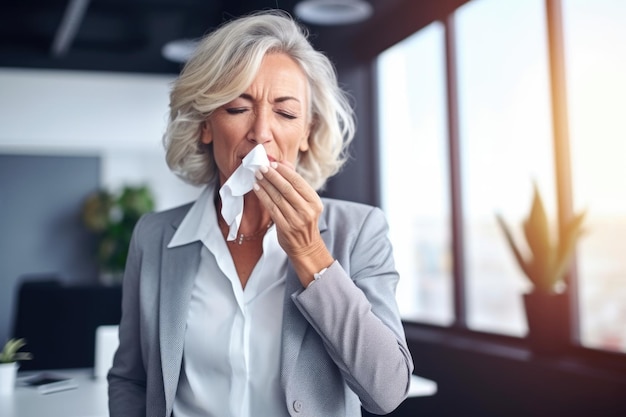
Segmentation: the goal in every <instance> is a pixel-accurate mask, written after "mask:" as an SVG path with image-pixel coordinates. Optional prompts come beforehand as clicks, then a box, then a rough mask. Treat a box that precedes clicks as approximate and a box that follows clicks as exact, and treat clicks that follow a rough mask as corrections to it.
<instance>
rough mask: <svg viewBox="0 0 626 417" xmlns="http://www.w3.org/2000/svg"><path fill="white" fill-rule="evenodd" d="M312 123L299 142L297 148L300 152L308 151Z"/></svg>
mask: <svg viewBox="0 0 626 417" xmlns="http://www.w3.org/2000/svg"><path fill="white" fill-rule="evenodd" d="M313 124H314V122H311V123H309V125H308V126H307V129H306V132H305V133H304V136H303V137H302V139H301V140H300V147H299V148H298V149H299V150H300V152H306V151H308V150H309V139H310V138H311V131H312V130H313Z"/></svg>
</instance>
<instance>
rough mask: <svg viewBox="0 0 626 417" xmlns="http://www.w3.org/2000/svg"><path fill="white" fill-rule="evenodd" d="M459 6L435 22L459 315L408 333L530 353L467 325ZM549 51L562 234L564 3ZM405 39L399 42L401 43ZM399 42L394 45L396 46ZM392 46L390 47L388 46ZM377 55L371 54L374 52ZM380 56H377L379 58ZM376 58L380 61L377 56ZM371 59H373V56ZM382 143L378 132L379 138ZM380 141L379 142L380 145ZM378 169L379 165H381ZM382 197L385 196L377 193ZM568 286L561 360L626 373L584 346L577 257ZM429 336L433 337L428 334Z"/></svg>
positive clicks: (551, 23)
mask: <svg viewBox="0 0 626 417" xmlns="http://www.w3.org/2000/svg"><path fill="white" fill-rule="evenodd" d="M465 3H466V1H465V2H460V4H456V5H454V7H453V8H452V9H451V10H448V11H445V13H444V11H441V12H442V15H441V16H439V17H438V18H435V19H433V21H434V20H439V21H440V22H441V23H442V24H443V28H444V47H445V52H444V55H445V60H446V61H445V68H446V74H445V78H446V82H445V85H446V95H447V97H446V100H447V111H448V114H447V128H448V149H449V161H448V164H449V167H450V168H449V169H450V194H451V195H450V204H451V207H450V210H451V211H450V213H451V219H450V222H451V236H452V242H451V245H452V250H451V253H452V259H453V275H452V280H453V314H454V321H453V323H452V324H451V325H449V326H442V325H435V324H428V323H423V322H417V321H407V320H404V321H403V324H404V327H405V330H406V333H407V339H408V340H409V344H414V343H420V341H424V340H426V339H424V337H426V338H427V339H428V340H429V341H432V340H433V338H434V339H436V340H439V342H441V343H442V344H458V343H459V340H463V341H466V342H468V343H472V344H479V345H481V346H483V347H485V348H486V349H487V350H492V351H493V352H494V353H497V352H498V351H501V349H502V348H505V349H506V348H511V349H518V350H519V349H521V350H523V351H525V352H527V353H530V345H529V342H528V338H527V337H517V336H509V335H500V334H494V333H489V332H482V331H477V330H472V329H470V328H469V327H468V324H467V305H466V300H465V292H466V287H467V285H466V277H465V252H464V245H463V241H464V240H463V226H464V224H463V206H462V198H461V197H462V191H463V190H462V182H461V158H460V132H459V105H458V104H459V103H458V88H457V73H458V69H457V61H456V60H457V55H456V42H455V30H456V27H455V21H454V19H455V17H454V14H455V11H456V9H457V8H459V7H460V6H462V5H463V4H465ZM545 8H546V25H547V27H546V29H547V36H548V38H547V49H548V52H549V57H548V68H549V82H550V92H549V97H550V105H551V111H552V115H551V116H552V119H553V124H552V129H553V131H552V140H553V142H552V144H553V147H554V165H555V169H554V175H555V186H556V192H557V195H556V202H557V218H558V227H559V230H562V229H563V228H564V227H565V225H566V224H567V223H568V222H569V221H570V219H571V218H572V217H573V195H572V182H571V177H572V174H571V166H570V165H571V156H570V143H569V127H568V126H569V122H568V108H567V88H566V72H565V71H566V68H565V56H564V55H565V53H564V51H565V45H564V29H563V21H562V5H561V0H545ZM420 23H421V24H420V27H417V28H415V29H414V31H413V32H411V33H409V34H408V35H411V34H413V33H415V32H416V31H418V30H421V29H422V28H423V27H425V26H426V25H427V24H429V23H431V22H426V24H424V22H420ZM399 40H401V39H397V40H396V41H395V42H397V41H399ZM391 44H393V42H392V43H391ZM389 46H390V45H385V48H387V47H389ZM369 53H371V51H370V52H369ZM375 56H377V53H376V54H375ZM375 56H374V58H375ZM370 58H371V57H370ZM370 75H371V84H370V85H371V86H372V90H373V91H376V87H377V75H378V74H377V71H376V65H371V71H370ZM371 110H372V114H379V113H378V109H377V108H376V103H375V102H373V103H372V104H371ZM373 136H374V137H373V139H376V136H377V133H374V134H373ZM374 142H375V143H377V141H374ZM377 168H378V167H377ZM376 195H377V196H378V197H380V195H382V194H381V192H380V190H378V192H377V193H376ZM377 204H378V205H380V200H378V201H377ZM565 281H566V283H567V286H568V295H569V297H568V303H567V306H566V308H567V310H568V311H567V315H568V317H569V318H570V322H569V327H570V330H571V332H570V334H571V335H572V338H571V340H570V341H569V345H568V346H567V348H566V349H565V350H564V351H563V353H562V354H561V355H559V356H558V357H559V358H561V359H562V358H569V359H572V358H574V359H575V361H576V362H577V363H578V364H581V365H583V366H589V367H597V366H598V365H600V366H601V367H603V368H605V369H611V370H614V371H618V372H621V373H626V361H625V360H624V359H625V358H626V354H625V353H623V352H612V351H606V350H601V349H597V348H591V347H585V346H582V345H581V343H580V337H579V336H580V334H579V333H580V327H579V326H580V323H579V320H578V317H577V314H575V313H574V312H575V311H576V305H577V301H578V296H579V288H578V280H577V268H576V258H575V255H574V258H573V259H572V263H571V268H570V270H569V272H568V273H567V275H566V277H565ZM424 335H427V336H424Z"/></svg>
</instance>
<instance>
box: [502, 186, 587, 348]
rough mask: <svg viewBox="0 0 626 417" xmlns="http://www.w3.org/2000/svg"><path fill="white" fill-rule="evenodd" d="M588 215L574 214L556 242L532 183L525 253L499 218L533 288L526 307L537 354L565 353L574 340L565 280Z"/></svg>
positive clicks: (525, 296)
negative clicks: (572, 338)
mask: <svg viewBox="0 0 626 417" xmlns="http://www.w3.org/2000/svg"><path fill="white" fill-rule="evenodd" d="M585 214H586V213H585V212H581V213H577V214H575V215H574V216H573V218H572V219H571V220H570V221H569V222H568V223H566V224H565V225H564V227H562V228H561V230H560V231H559V233H558V237H557V238H556V239H555V238H553V237H552V234H551V233H550V225H549V222H548V218H547V215H546V211H545V208H544V204H543V200H542V198H541V195H540V193H539V189H538V188H537V185H536V184H535V183H533V199H532V205H531V209H530V213H529V214H528V217H527V218H526V219H525V220H524V222H523V225H522V226H523V232H524V233H523V234H524V238H525V243H526V245H525V246H526V248H525V249H524V248H523V246H522V245H521V244H519V243H518V242H517V241H516V240H515V239H514V237H513V233H512V232H511V229H510V228H509V227H508V225H507V224H506V222H505V221H504V219H503V218H502V216H501V215H500V214H496V218H497V220H498V224H499V225H500V228H501V229H502V231H503V232H504V236H505V237H506V240H507V242H508V244H509V246H510V248H511V251H512V252H513V255H514V257H515V259H516V261H517V264H518V265H519V267H520V268H521V270H522V271H523V272H524V274H525V275H526V277H527V278H528V279H529V281H530V283H531V284H532V289H531V290H530V292H528V293H526V294H524V307H525V312H526V319H527V323H528V339H529V342H530V344H531V347H532V348H533V350H534V351H535V352H536V353H544V354H547V353H556V352H559V351H562V350H563V349H564V348H565V347H566V346H567V345H568V344H569V342H570V340H571V333H570V328H569V322H570V320H569V314H570V312H569V309H568V307H569V303H568V293H567V286H566V283H565V276H566V273H567V271H568V269H569V267H570V264H571V259H572V256H573V254H574V251H575V249H576V243H577V242H578V239H579V238H580V237H581V235H582V234H583V221H584V218H585Z"/></svg>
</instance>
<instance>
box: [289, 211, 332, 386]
mask: <svg viewBox="0 0 626 417" xmlns="http://www.w3.org/2000/svg"><path fill="white" fill-rule="evenodd" d="M318 226H319V229H320V232H321V235H322V239H324V243H326V246H327V247H328V248H329V249H331V250H332V248H331V245H330V240H329V235H328V233H327V225H326V219H325V217H324V213H322V216H320V219H319V222H318ZM301 290H302V284H301V283H300V279H299V278H298V275H297V274H296V272H295V270H294V269H293V267H292V266H291V262H288V266H287V279H286V282H285V299H284V303H283V329H282V331H283V335H282V341H281V344H282V346H281V347H282V353H281V355H282V356H281V370H280V378H281V383H282V386H283V389H284V390H286V389H287V386H288V383H289V379H290V378H291V376H292V375H293V373H294V371H295V369H296V364H297V359H298V354H299V353H300V346H302V341H303V340H304V336H305V334H306V332H307V330H308V329H309V328H310V326H309V322H307V321H306V319H305V318H304V316H303V315H302V313H300V310H298V307H296V305H295V303H294V302H293V301H292V299H291V297H292V295H293V294H296V293H297V292H299V291H301Z"/></svg>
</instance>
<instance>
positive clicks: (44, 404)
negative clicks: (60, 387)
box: [0, 368, 109, 417]
mask: <svg viewBox="0 0 626 417" xmlns="http://www.w3.org/2000/svg"><path fill="white" fill-rule="evenodd" d="M45 372H48V371H45ZM50 372H52V373H55V374H61V375H67V376H70V377H73V378H74V380H75V381H76V382H77V384H78V388H75V389H71V390H67V391H60V392H55V393H52V394H40V393H39V392H38V391H37V388H35V387H28V386H20V385H19V381H20V380H21V379H23V378H25V377H27V376H31V375H34V374H37V373H38V372H24V373H20V374H18V386H17V387H16V388H15V392H14V393H13V395H8V396H0V416H2V417H108V416H109V408H108V404H107V402H108V396H107V381H106V379H105V378H100V379H94V378H93V377H92V375H93V369H91V368H89V369H72V370H60V371H50Z"/></svg>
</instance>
